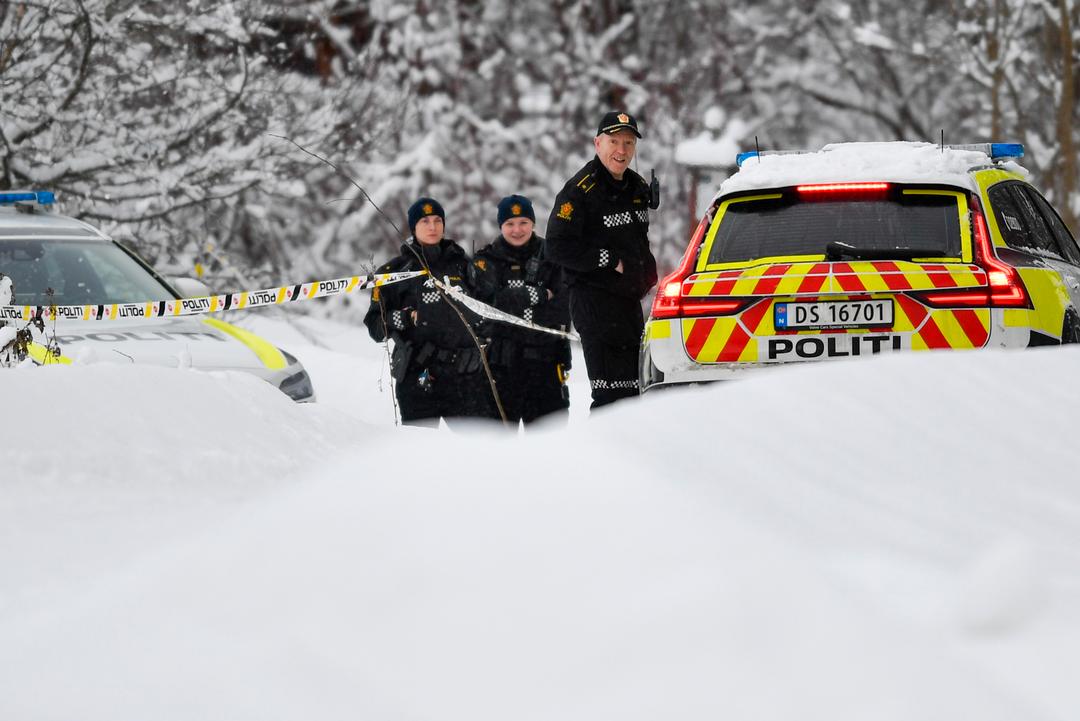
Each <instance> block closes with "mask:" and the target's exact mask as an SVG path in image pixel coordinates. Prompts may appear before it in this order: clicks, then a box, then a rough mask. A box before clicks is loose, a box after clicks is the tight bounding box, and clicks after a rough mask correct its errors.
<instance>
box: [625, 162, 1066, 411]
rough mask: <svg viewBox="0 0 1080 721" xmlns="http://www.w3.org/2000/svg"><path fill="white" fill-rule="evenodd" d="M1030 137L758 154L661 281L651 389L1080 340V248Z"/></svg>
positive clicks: (648, 360) (649, 365)
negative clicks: (1037, 175) (1042, 179)
mask: <svg viewBox="0 0 1080 721" xmlns="http://www.w3.org/2000/svg"><path fill="white" fill-rule="evenodd" d="M1022 156H1023V146H1022V145H1019V144H1017V143H988V144H983V145H965V146H939V145H934V144H930V143H906V142H895V143H842V144H836V145H829V146H826V147H825V148H823V149H822V150H821V151H817V152H802V151H795V152H790V151H780V152H769V151H765V152H751V153H742V154H740V156H739V159H738V160H739V166H740V167H739V171H738V172H737V173H735V174H734V175H732V176H731V177H730V178H728V180H726V181H725V182H724V183H723V185H722V186H721V188H720V192H719V193H718V194H717V196H716V198H715V199H714V200H713V202H712V205H711V208H710V210H709V212H708V213H707V214H706V215H705V217H704V218H703V219H702V221H701V223H700V224H699V225H698V228H697V230H696V232H695V233H694V235H693V238H692V239H691V241H690V245H689V247H688V248H687V250H686V253H685V255H684V256H683V260H682V263H681V264H680V266H679V267H678V269H676V270H675V272H674V273H672V274H671V275H669V276H667V277H666V278H664V279H663V280H662V281H661V282H660V284H659V286H658V288H657V294H656V298H655V300H654V302H653V307H652V312H651V314H650V317H649V320H648V323H647V324H646V328H645V335H644V338H643V342H642V356H641V361H642V362H641V387H642V389H643V390H647V389H649V388H651V387H656V386H657V385H662V384H673V383H686V382H697V381H707V380H719V379H725V378H731V377H733V376H735V375H737V374H739V373H741V372H744V371H747V370H750V369H754V368H760V367H763V366H766V365H770V364H778V363H786V362H793V361H816V360H828V359H842V358H858V357H861V356H869V355H872V354H875V353H883V352H892V351H925V350H938V349H972V348H1025V347H1030V346H1037V345H1057V344H1059V343H1075V342H1080V311H1078V309H1080V247H1078V246H1077V243H1076V240H1075V239H1074V238H1073V236H1072V234H1071V233H1070V232H1069V230H1068V228H1067V227H1066V226H1065V224H1064V223H1063V222H1062V220H1061V218H1060V217H1059V215H1058V213H1057V212H1056V211H1055V210H1054V208H1053V207H1052V206H1051V205H1050V204H1049V203H1048V202H1047V201H1046V199H1045V198H1043V196H1042V195H1041V194H1040V193H1039V192H1038V191H1037V190H1036V189H1035V188H1034V187H1032V186H1031V185H1030V184H1029V183H1028V181H1027V172H1026V171H1025V170H1024V169H1023V168H1022V167H1021V166H1020V165H1018V164H1017V162H1016V161H1017V159H1018V158H1020V157H1022Z"/></svg>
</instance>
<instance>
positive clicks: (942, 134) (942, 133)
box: [941, 128, 945, 153]
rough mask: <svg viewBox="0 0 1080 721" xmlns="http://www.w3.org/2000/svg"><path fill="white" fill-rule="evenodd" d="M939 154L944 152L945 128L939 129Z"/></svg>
mask: <svg viewBox="0 0 1080 721" xmlns="http://www.w3.org/2000/svg"><path fill="white" fill-rule="evenodd" d="M941 152H942V153H944V152H945V128H942V129H941Z"/></svg>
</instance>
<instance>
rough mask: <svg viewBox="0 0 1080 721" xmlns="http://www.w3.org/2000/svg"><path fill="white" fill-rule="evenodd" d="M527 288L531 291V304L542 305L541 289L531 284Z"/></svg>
mask: <svg viewBox="0 0 1080 721" xmlns="http://www.w3.org/2000/svg"><path fill="white" fill-rule="evenodd" d="M526 290H528V291H529V305H540V290H539V289H538V288H537V287H536V286H534V285H530V286H529V287H528V288H527V289H526Z"/></svg>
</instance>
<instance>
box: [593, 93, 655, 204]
mask: <svg viewBox="0 0 1080 721" xmlns="http://www.w3.org/2000/svg"><path fill="white" fill-rule="evenodd" d="M620 130H629V131H630V132H632V133H633V134H634V135H636V136H637V137H639V138H641V137H644V136H643V135H642V134H641V131H640V130H638V126H637V120H636V119H635V118H634V116H633V115H631V114H630V113H624V112H622V111H619V110H612V111H611V112H609V113H605V114H604V117H602V118H600V127H598V128H597V129H596V137H598V138H599V137H600V136H601V135H613V134H614V133H617V132H619V131H620ZM649 174H650V176H651V177H650V180H649V207H650V208H652V209H653V210H656V209H657V208H659V207H660V179H659V178H657V177H656V171H655V170H652V171H649Z"/></svg>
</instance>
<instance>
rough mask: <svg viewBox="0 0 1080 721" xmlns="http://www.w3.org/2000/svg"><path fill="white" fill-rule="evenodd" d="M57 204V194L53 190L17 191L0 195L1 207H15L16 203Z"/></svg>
mask: <svg viewBox="0 0 1080 721" xmlns="http://www.w3.org/2000/svg"><path fill="white" fill-rule="evenodd" d="M55 202H56V194H55V193H53V192H52V191H51V190H16V191H13V192H9V193H0V205H13V204H15V203H37V204H38V205H52V204H53V203H55Z"/></svg>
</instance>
